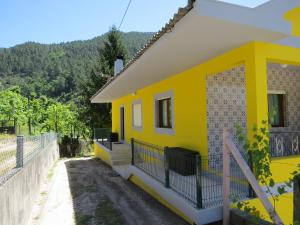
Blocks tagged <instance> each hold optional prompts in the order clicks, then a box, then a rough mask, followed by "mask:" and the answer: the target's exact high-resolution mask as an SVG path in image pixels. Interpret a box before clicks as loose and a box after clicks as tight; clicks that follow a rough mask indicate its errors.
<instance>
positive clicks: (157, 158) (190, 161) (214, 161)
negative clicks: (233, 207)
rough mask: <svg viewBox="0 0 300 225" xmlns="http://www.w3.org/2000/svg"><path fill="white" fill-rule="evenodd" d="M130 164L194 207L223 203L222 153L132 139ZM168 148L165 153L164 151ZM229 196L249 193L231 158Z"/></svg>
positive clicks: (245, 195)
mask: <svg viewBox="0 0 300 225" xmlns="http://www.w3.org/2000/svg"><path fill="white" fill-rule="evenodd" d="M132 144H133V148H132V150H133V165H134V166H136V167H138V168H139V169H141V170H143V171H144V172H145V173H147V174H148V175H150V176H151V177H153V178H154V179H156V180H157V181H159V182H160V183H162V184H163V185H164V186H165V187H166V188H170V189H172V190H173V191H175V192H176V193H178V194H179V195H181V196H182V197H183V198H185V199H186V200H188V202H190V203H191V204H192V205H193V206H195V207H197V208H212V207H217V206H220V205H222V203H223V193H222V184H223V156H222V154H215V155H209V156H204V157H200V155H199V154H197V155H195V154H189V155H187V152H188V151H186V152H184V153H183V155H180V154H177V153H175V152H176V151H172V149H168V148H164V147H160V146H156V145H153V144H149V143H145V142H142V141H138V140H135V139H134V140H133V141H132ZM167 152H168V153H167ZM230 170H231V192H232V193H231V196H232V198H233V199H235V200H240V199H246V198H249V197H252V196H250V195H249V194H251V192H250V188H249V184H248V182H247V180H246V178H245V177H244V175H243V173H242V172H241V170H240V168H239V166H238V165H237V163H236V162H235V161H234V160H231V164H230Z"/></svg>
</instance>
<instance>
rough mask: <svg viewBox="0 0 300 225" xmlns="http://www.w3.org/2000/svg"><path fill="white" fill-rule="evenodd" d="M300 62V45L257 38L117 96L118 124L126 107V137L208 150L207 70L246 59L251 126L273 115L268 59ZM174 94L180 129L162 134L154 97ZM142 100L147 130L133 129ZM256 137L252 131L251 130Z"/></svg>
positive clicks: (114, 114)
mask: <svg viewBox="0 0 300 225" xmlns="http://www.w3.org/2000/svg"><path fill="white" fill-rule="evenodd" d="M268 62H275V63H286V64H293V65H300V49H297V48H292V47H286V46H280V45H275V44H269V43H261V42H251V43H248V44H245V45H244V46H241V47H239V48H237V49H234V50H232V51H229V52H227V53H225V54H223V55H220V56H218V57H216V58H214V59H212V60H209V61H207V62H205V63H203V64H201V65H198V66H195V67H194V68H191V69H189V70H187V71H185V72H183V73H180V74H177V75H174V76H172V77H170V78H168V79H166V80H163V81H161V82H158V83H155V84H153V85H150V86H148V87H146V88H144V89H141V90H137V91H136V93H135V95H127V96H124V97H122V98H120V99H117V100H115V101H113V104H112V121H113V122H112V129H113V131H114V132H119V131H120V113H119V112H120V109H119V108H120V106H124V107H125V139H126V141H127V142H129V141H130V138H132V137H133V138H136V139H140V140H143V141H146V142H150V143H153V144H157V145H160V146H182V147H186V148H190V149H194V150H197V151H199V152H200V153H201V154H202V155H207V149H208V143H207V124H206V75H210V74H215V73H219V72H222V71H224V70H227V69H231V68H233V67H235V66H238V65H241V64H244V65H245V68H246V71H245V77H246V92H247V93H246V101H247V103H246V105H247V127H248V130H249V131H251V129H252V127H253V126H254V125H258V126H259V124H260V123H261V121H262V120H267V119H268V104H267V91H268V89H267V63H268ZM170 90H172V91H173V93H174V118H175V128H174V129H175V134H174V135H166V134H158V133H156V131H155V128H154V97H155V95H157V94H160V93H164V92H167V91H170ZM135 100H141V101H142V113H143V115H142V119H143V129H142V130H141V131H137V130H135V129H133V128H132V102H133V101H135ZM249 135H250V137H251V132H249Z"/></svg>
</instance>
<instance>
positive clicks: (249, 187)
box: [248, 152, 255, 198]
mask: <svg viewBox="0 0 300 225" xmlns="http://www.w3.org/2000/svg"><path fill="white" fill-rule="evenodd" d="M248 156H249V161H248V164H249V168H250V170H251V171H252V173H253V174H255V173H254V169H253V155H252V153H251V152H249V154H248ZM248 195H249V196H248V197H249V198H253V197H255V192H254V190H253V188H252V187H251V185H250V184H248Z"/></svg>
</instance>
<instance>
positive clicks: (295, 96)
mask: <svg viewBox="0 0 300 225" xmlns="http://www.w3.org/2000/svg"><path fill="white" fill-rule="evenodd" d="M268 89H269V90H271V91H284V92H285V94H286V98H285V99H286V102H285V104H286V111H285V115H286V118H285V123H286V124H285V125H286V127H284V128H272V131H300V68H299V69H293V68H281V67H280V66H279V65H278V66H276V67H274V66H273V67H272V66H269V69H268Z"/></svg>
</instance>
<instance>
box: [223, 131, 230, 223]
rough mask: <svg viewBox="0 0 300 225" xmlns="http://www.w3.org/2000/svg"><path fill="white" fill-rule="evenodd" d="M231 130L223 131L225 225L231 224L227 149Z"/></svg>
mask: <svg viewBox="0 0 300 225" xmlns="http://www.w3.org/2000/svg"><path fill="white" fill-rule="evenodd" d="M228 138H229V130H228V129H227V128H224V130H223V225H229V224H230V152H229V150H228V147H227V141H228Z"/></svg>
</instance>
